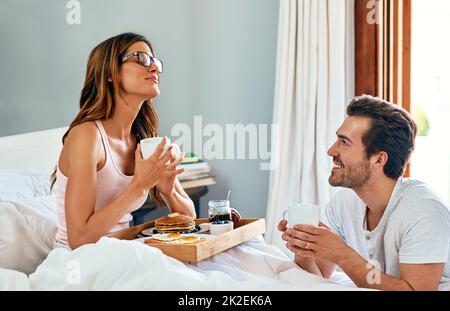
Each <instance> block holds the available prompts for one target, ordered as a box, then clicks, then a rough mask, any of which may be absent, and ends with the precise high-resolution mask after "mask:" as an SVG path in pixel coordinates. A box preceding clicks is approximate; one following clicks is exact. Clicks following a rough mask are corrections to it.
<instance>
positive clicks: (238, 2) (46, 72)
mask: <svg viewBox="0 0 450 311" xmlns="http://www.w3.org/2000/svg"><path fill="white" fill-rule="evenodd" d="M67 2H68V1H64V0H62V1H54V0H40V1H34V0H1V1H0V40H1V41H0V44H1V48H0V136H5V135H12V134H17V133H24V132H29V131H36V130H43V129H49V128H55V127H60V126H66V125H68V124H69V123H70V121H71V120H72V119H73V117H74V116H75V114H76V112H77V110H78V99H79V93H80V90H81V86H82V83H83V79H84V74H85V66H86V60H87V56H88V54H89V52H90V51H91V49H92V48H93V47H94V46H95V45H96V44H97V43H99V42H100V41H102V40H104V39H106V38H108V37H110V36H113V35H115V34H118V33H121V32H125V31H133V32H138V33H142V34H144V35H145V36H147V38H149V40H150V41H151V42H152V44H153V45H154V47H155V52H156V54H157V55H158V56H159V57H160V58H161V59H163V61H164V64H165V72H164V74H163V76H162V78H161V80H162V81H161V95H160V96H159V97H158V99H157V100H156V105H157V108H158V112H159V114H160V122H161V123H160V134H162V135H168V136H170V132H171V129H172V127H173V126H174V125H175V124H177V123H187V124H189V125H191V126H192V124H193V118H194V115H200V116H202V117H203V123H204V124H207V123H218V124H220V125H225V124H227V123H232V124H237V123H243V124H248V123H254V124H270V123H271V121H272V103H273V93H274V81H275V63H276V61H275V57H276V40H277V38H276V37H277V21H278V1H277V0H146V1H144V0H127V1H124V0H95V1H92V0H90V1H86V0H81V1H80V3H81V24H80V25H69V24H67V23H66V14H67V12H68V11H69V10H68V9H67V8H66V4H67ZM210 163H211V165H212V166H213V170H214V174H215V176H216V179H217V185H214V186H211V187H210V192H209V194H208V195H207V196H206V197H204V198H203V199H202V210H203V211H202V215H203V216H204V215H205V212H206V205H207V201H208V200H210V199H216V198H223V197H225V196H226V193H227V191H228V188H231V190H232V205H233V206H234V207H236V208H238V209H239V210H240V211H241V212H242V214H243V216H245V217H264V216H265V210H266V201H267V187H268V178H269V173H268V172H263V171H260V170H259V163H260V160H212V161H210Z"/></svg>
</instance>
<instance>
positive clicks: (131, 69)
mask: <svg viewBox="0 0 450 311" xmlns="http://www.w3.org/2000/svg"><path fill="white" fill-rule="evenodd" d="M137 51H140V52H145V53H147V54H149V55H150V56H153V53H152V51H151V50H150V47H149V46H148V45H147V44H146V43H144V42H136V43H134V44H133V45H132V46H130V47H129V48H128V50H127V52H126V53H125V55H126V54H129V53H133V52H137ZM119 83H120V86H121V88H122V95H124V96H127V95H131V96H133V95H134V96H137V97H142V99H143V100H147V99H152V98H154V97H156V96H158V95H159V71H158V67H157V66H156V65H155V64H154V63H152V64H151V66H150V67H144V66H143V65H141V64H139V63H138V56H133V57H131V58H129V59H128V60H126V61H125V62H124V63H123V64H121V66H120V69H119Z"/></svg>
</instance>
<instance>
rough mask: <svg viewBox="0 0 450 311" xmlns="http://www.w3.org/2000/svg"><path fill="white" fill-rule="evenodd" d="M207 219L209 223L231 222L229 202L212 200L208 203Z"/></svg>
mask: <svg viewBox="0 0 450 311" xmlns="http://www.w3.org/2000/svg"><path fill="white" fill-rule="evenodd" d="M208 218H209V222H213V221H216V220H222V221H223V220H230V221H231V220H232V218H231V208H230V201H228V200H212V201H209V202H208Z"/></svg>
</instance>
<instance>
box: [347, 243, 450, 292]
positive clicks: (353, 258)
mask: <svg viewBox="0 0 450 311" xmlns="http://www.w3.org/2000/svg"><path fill="white" fill-rule="evenodd" d="M346 253H347V254H345V255H344V256H342V259H341V260H340V261H339V262H338V265H339V267H341V269H342V270H344V272H345V273H346V274H347V275H348V276H349V277H350V278H351V279H352V281H353V282H354V283H355V284H356V285H357V286H358V287H365V288H373V289H379V290H386V291H394V290H399V291H410V290H420V291H435V290H437V288H438V286H439V282H440V279H441V276H442V272H443V271H444V267H445V263H433V264H400V277H398V278H396V277H393V276H389V275H387V274H385V273H383V272H381V271H380V270H379V269H377V268H376V267H375V266H373V265H371V264H370V263H369V262H367V261H366V260H365V259H364V258H362V257H361V256H359V255H358V253H356V252H355V251H354V250H353V249H349V251H348V252H346Z"/></svg>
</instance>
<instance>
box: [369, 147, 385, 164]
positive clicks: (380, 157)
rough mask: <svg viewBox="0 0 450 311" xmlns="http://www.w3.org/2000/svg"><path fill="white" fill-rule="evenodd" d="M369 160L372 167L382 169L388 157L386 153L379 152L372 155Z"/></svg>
mask: <svg viewBox="0 0 450 311" xmlns="http://www.w3.org/2000/svg"><path fill="white" fill-rule="evenodd" d="M370 158H371V162H372V164H373V165H375V166H380V167H384V165H385V164H386V163H387V161H388V159H389V155H388V154H387V152H386V151H379V152H377V153H375V154H373V155H372V156H371V157H370Z"/></svg>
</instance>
